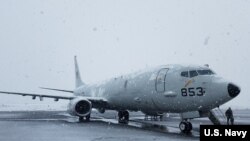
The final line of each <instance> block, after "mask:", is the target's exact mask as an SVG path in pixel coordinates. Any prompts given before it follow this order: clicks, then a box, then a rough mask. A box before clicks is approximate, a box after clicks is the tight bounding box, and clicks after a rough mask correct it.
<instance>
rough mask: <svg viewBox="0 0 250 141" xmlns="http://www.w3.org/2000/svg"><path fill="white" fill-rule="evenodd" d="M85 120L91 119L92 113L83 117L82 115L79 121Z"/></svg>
mask: <svg viewBox="0 0 250 141" xmlns="http://www.w3.org/2000/svg"><path fill="white" fill-rule="evenodd" d="M84 121H86V122H88V121H90V114H88V115H87V116H85V117H82V116H81V117H79V122H84Z"/></svg>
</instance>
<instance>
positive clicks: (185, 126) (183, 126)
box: [179, 120, 193, 133]
mask: <svg viewBox="0 0 250 141" xmlns="http://www.w3.org/2000/svg"><path fill="white" fill-rule="evenodd" d="M179 128H180V130H181V132H183V133H190V132H191V130H192V129H193V126H192V123H190V122H188V121H185V120H184V121H182V122H181V123H180V125H179Z"/></svg>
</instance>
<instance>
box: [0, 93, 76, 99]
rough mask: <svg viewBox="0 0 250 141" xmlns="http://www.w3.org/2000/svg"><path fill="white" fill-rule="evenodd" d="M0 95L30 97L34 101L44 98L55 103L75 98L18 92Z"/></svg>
mask: <svg viewBox="0 0 250 141" xmlns="http://www.w3.org/2000/svg"><path fill="white" fill-rule="evenodd" d="M0 93H3V94H12V95H21V96H32V99H36V97H39V98H40V100H42V99H43V98H44V97H45V98H54V100H55V101H58V100H59V99H66V100H71V99H74V98H75V96H55V95H47V94H34V93H19V92H5V91H0Z"/></svg>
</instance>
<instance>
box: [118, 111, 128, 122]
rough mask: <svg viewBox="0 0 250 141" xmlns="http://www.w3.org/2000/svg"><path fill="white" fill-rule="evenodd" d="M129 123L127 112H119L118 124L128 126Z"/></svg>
mask: <svg viewBox="0 0 250 141" xmlns="http://www.w3.org/2000/svg"><path fill="white" fill-rule="evenodd" d="M128 121H129V112H128V111H119V112H118V122H119V123H122V124H128Z"/></svg>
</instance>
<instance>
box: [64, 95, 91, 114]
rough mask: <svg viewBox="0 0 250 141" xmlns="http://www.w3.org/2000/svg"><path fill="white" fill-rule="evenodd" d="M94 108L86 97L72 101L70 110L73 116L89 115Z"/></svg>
mask: <svg viewBox="0 0 250 141" xmlns="http://www.w3.org/2000/svg"><path fill="white" fill-rule="evenodd" d="M91 109H92V103H91V102H90V101H89V100H88V99H85V98H76V99H73V100H71V101H70V103H69V106H68V112H69V114H70V115H73V116H82V117H84V116H87V115H89V114H90V112H91Z"/></svg>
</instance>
